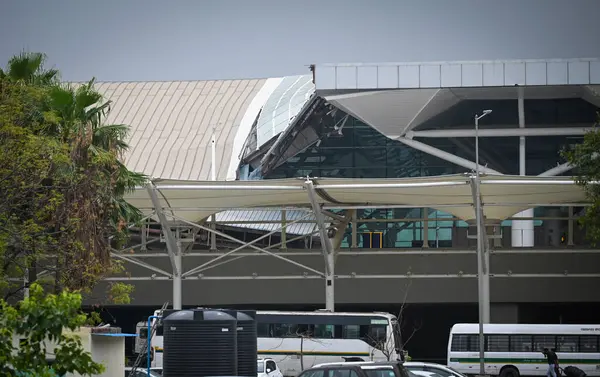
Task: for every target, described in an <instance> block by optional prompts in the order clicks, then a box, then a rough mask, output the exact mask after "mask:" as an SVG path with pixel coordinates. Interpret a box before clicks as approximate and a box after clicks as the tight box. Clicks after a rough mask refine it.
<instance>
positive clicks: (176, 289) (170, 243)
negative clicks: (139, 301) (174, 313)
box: [148, 187, 182, 310]
mask: <svg viewBox="0 0 600 377" xmlns="http://www.w3.org/2000/svg"><path fill="white" fill-rule="evenodd" d="M148 195H150V200H152V205H153V206H154V210H155V211H156V215H157V217H158V221H159V222H160V226H161V228H162V231H163V233H164V235H165V239H166V244H167V253H168V254H169V259H171V268H172V269H173V309H175V310H180V309H181V298H182V293H181V250H180V246H181V245H180V243H179V242H177V238H176V237H175V235H174V234H173V232H172V230H171V227H170V225H169V222H168V221H167V217H166V216H165V214H164V212H163V209H162V206H161V204H160V201H159V200H158V195H156V187H148Z"/></svg>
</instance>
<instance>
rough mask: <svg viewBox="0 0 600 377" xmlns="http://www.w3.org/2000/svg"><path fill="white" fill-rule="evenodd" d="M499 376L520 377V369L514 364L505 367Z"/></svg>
mask: <svg viewBox="0 0 600 377" xmlns="http://www.w3.org/2000/svg"><path fill="white" fill-rule="evenodd" d="M499 377H519V370H518V369H517V368H515V367H512V366H507V367H503V368H502V369H500V375H499Z"/></svg>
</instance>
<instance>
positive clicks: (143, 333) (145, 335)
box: [140, 327, 148, 339]
mask: <svg viewBox="0 0 600 377" xmlns="http://www.w3.org/2000/svg"><path fill="white" fill-rule="evenodd" d="M140 339H148V328H147V327H142V328H140Z"/></svg>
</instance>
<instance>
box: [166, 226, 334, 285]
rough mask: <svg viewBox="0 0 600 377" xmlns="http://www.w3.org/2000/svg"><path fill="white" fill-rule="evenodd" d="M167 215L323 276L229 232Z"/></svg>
mask: <svg viewBox="0 0 600 377" xmlns="http://www.w3.org/2000/svg"><path fill="white" fill-rule="evenodd" d="M169 216H171V217H172V218H173V219H175V220H177V221H179V222H181V223H183V224H187V225H189V226H190V227H194V228H197V229H202V230H205V231H207V232H214V233H215V234H216V235H217V236H220V237H223V238H226V239H228V240H230V241H233V242H237V243H239V244H241V245H244V246H248V247H250V248H252V249H254V250H256V251H259V252H262V253H264V254H267V255H270V256H272V257H275V258H277V259H280V260H283V261H285V262H287V263H290V264H293V265H295V266H297V267H300V268H302V269H305V270H307V271H310V272H312V273H315V274H317V275H320V276H324V274H323V273H322V272H321V271H318V270H316V269H314V268H312V267H309V266H306V265H304V264H302V263H298V262H296V261H295V260H292V259H289V258H286V257H284V256H282V255H279V254H277V253H273V252H271V251H268V250H266V249H263V248H260V247H258V246H256V245H253V244H250V243H247V242H244V241H240V240H238V239H237V238H235V237H233V236H230V235H229V234H226V233H223V232H220V231H218V230H212V229H210V228H208V227H206V226H203V225H200V224H195V223H193V222H191V221H188V220H185V219H182V218H180V217H177V216H175V215H169Z"/></svg>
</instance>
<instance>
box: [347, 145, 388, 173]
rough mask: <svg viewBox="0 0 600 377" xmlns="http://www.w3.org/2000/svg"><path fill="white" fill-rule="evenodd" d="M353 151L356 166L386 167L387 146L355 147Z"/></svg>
mask: <svg viewBox="0 0 600 377" xmlns="http://www.w3.org/2000/svg"><path fill="white" fill-rule="evenodd" d="M353 153H354V166H355V167H376V168H385V167H386V149H385V148H380V147H375V148H355V149H354V150H353Z"/></svg>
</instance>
